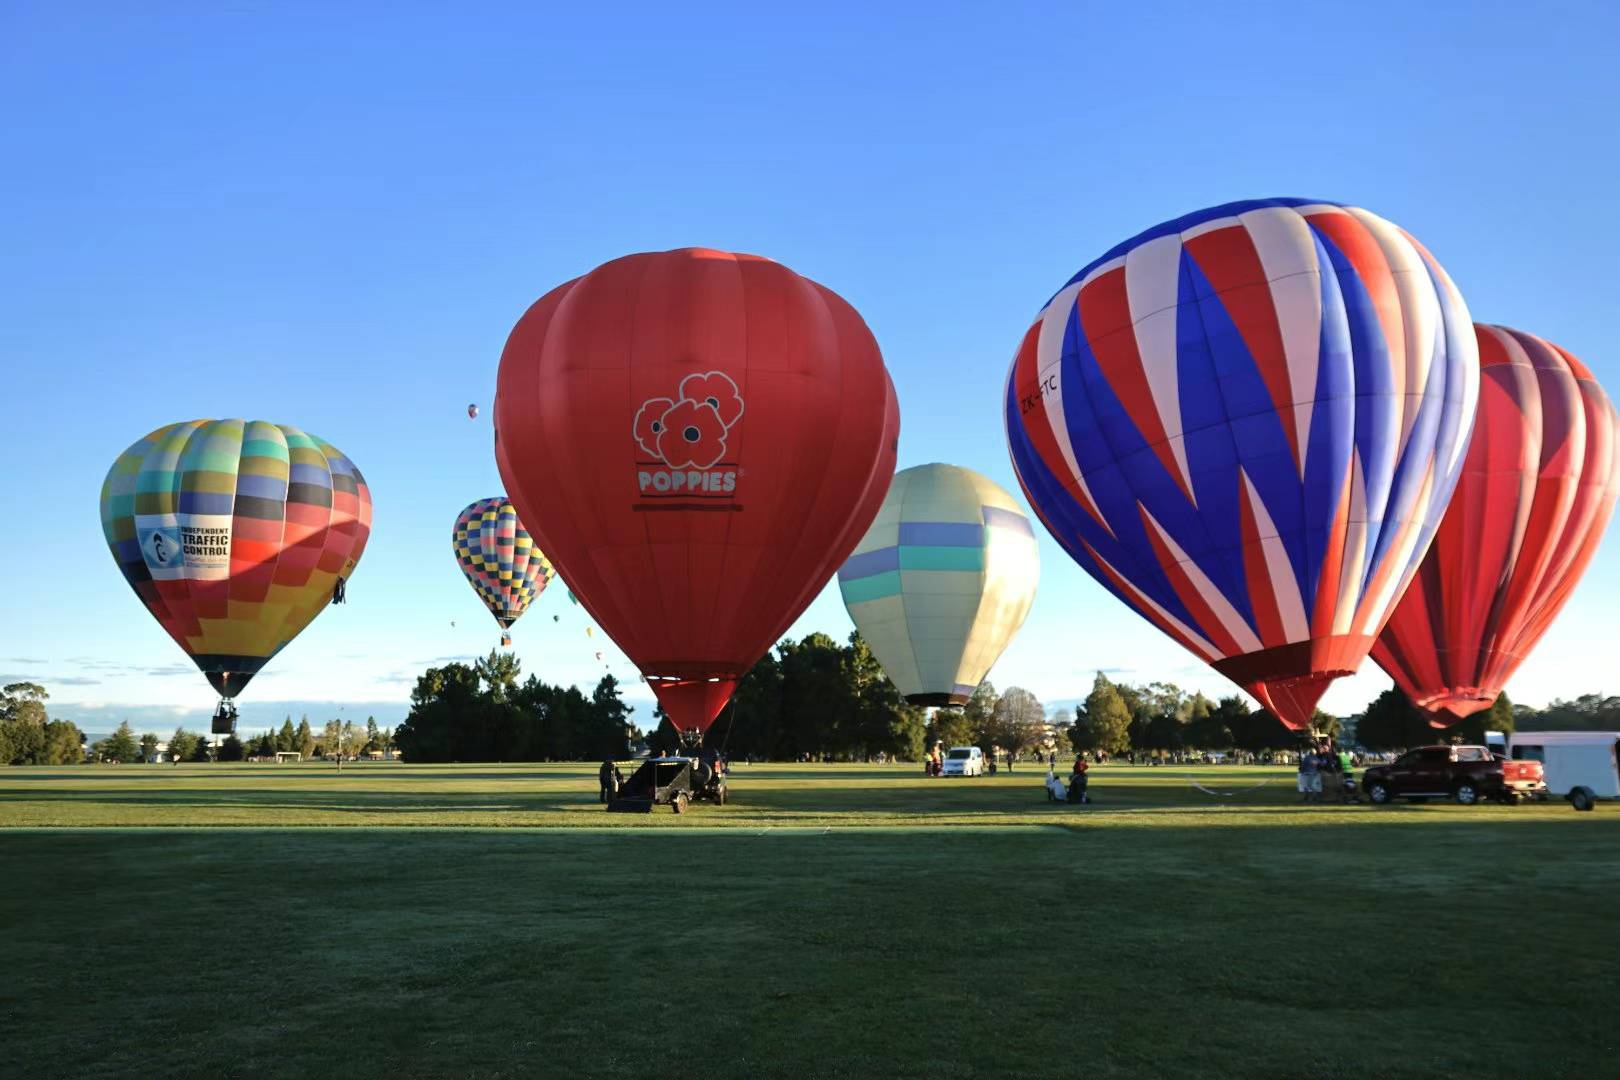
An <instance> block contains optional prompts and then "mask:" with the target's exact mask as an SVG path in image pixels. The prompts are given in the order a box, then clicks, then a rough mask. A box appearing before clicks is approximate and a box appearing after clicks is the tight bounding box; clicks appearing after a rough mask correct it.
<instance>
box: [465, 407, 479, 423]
mask: <svg viewBox="0 0 1620 1080" xmlns="http://www.w3.org/2000/svg"><path fill="white" fill-rule="evenodd" d="M467 419H469V420H476V419H478V406H476V405H468V406H467Z"/></svg>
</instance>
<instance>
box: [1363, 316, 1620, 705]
mask: <svg viewBox="0 0 1620 1080" xmlns="http://www.w3.org/2000/svg"><path fill="white" fill-rule="evenodd" d="M1475 330H1476V331H1477V332H1478V335H1479V363H1480V374H1481V389H1480V399H1479V416H1478V418H1477V419H1476V420H1475V421H1474V439H1473V442H1472V443H1471V444H1470V445H1469V447H1468V456H1467V457H1466V458H1465V459H1464V462H1463V470H1462V479H1461V480H1460V481H1458V484H1457V491H1456V494H1454V495H1453V496H1452V499H1451V506H1450V507H1449V508H1448V509H1447V510H1446V514H1445V518H1444V519H1443V520H1442V521H1441V523H1440V531H1439V532H1438V533H1437V534H1436V535H1435V539H1434V544H1433V546H1431V547H1430V549H1429V554H1428V556H1427V557H1426V558H1425V559H1424V560H1423V565H1422V567H1421V568H1420V569H1419V571H1418V575H1417V577H1416V578H1414V579H1413V581H1412V584H1411V586H1410V587H1409V588H1408V589H1407V590H1406V593H1405V595H1404V596H1402V598H1401V600H1400V603H1399V604H1397V605H1396V607H1395V613H1394V614H1393V615H1392V616H1391V617H1390V620H1389V624H1388V625H1387V626H1386V627H1384V632H1383V633H1382V634H1381V635H1379V638H1378V643H1377V644H1376V645H1375V646H1373V652H1372V655H1373V659H1375V660H1377V661H1378V663H1379V665H1380V666H1381V667H1383V669H1384V670H1385V671H1387V672H1389V674H1390V675H1391V676H1392V677H1393V678H1394V679H1395V682H1396V684H1397V685H1399V686H1400V688H1401V689H1402V690H1404V691H1405V692H1406V694H1407V696H1408V697H1410V698H1411V699H1412V701H1413V703H1414V704H1416V705H1417V706H1418V707H1419V708H1421V709H1424V710H1426V711H1427V712H1428V713H1429V714H1430V717H1431V723H1433V724H1434V725H1435V726H1436V727H1445V726H1448V725H1450V724H1453V723H1456V722H1457V721H1458V720H1461V719H1462V718H1463V717H1465V716H1468V715H1470V714H1472V713H1476V712H1478V711H1480V710H1481V709H1486V708H1489V707H1490V705H1491V703H1492V702H1493V701H1495V700H1496V697H1497V695H1498V694H1500V693H1501V692H1502V687H1503V686H1504V685H1506V683H1507V681H1508V679H1510V678H1512V676H1513V672H1514V671H1515V670H1516V669H1517V668H1518V666H1519V665H1520V664H1521V663H1523V662H1524V658H1525V657H1526V656H1528V655H1529V654H1530V650H1531V649H1532V648H1534V647H1535V644H1536V642H1537V641H1538V640H1540V638H1541V635H1542V634H1544V633H1546V631H1547V628H1548V626H1550V625H1551V624H1552V620H1553V618H1554V617H1555V616H1556V615H1557V614H1558V612H1559V610H1560V609H1561V608H1562V607H1563V606H1564V603H1565V601H1567V600H1568V599H1569V596H1570V593H1571V592H1572V591H1573V590H1574V588H1575V584H1576V582H1578V581H1579V580H1580V577H1581V574H1582V573H1583V572H1584V571H1585V570H1586V566H1587V564H1588V563H1589V562H1591V560H1592V555H1593V553H1594V552H1595V551H1596V550H1597V546H1598V541H1599V540H1600V539H1601V538H1602V536H1603V529H1604V527H1605V526H1606V525H1607V524H1608V522H1609V516H1610V515H1611V514H1612V513H1613V511H1614V503H1615V495H1616V492H1617V491H1620V461H1617V459H1616V453H1617V448H1620V443H1617V442H1616V439H1615V411H1614V406H1613V405H1612V404H1610V402H1609V399H1608V396H1607V395H1605V394H1604V393H1603V388H1602V387H1601V386H1599V385H1598V383H1597V380H1596V379H1594V378H1593V377H1592V374H1591V372H1590V371H1588V370H1587V369H1586V367H1585V365H1583V364H1582V363H1581V362H1580V361H1579V360H1577V359H1576V358H1575V357H1573V356H1571V355H1570V354H1569V353H1567V352H1565V351H1564V350H1563V349H1560V348H1559V347H1558V346H1556V345H1554V344H1552V343H1551V342H1548V341H1544V340H1542V339H1541V338H1539V337H1536V336H1535V335H1533V334H1526V333H1524V332H1522V331H1519V330H1509V329H1507V328H1506V327H1501V326H1485V325H1478V326H1476V327H1475Z"/></svg>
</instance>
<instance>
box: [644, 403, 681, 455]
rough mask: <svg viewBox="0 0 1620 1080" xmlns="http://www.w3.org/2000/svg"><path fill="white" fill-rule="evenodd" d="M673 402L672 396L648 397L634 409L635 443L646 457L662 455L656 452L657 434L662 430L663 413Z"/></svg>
mask: <svg viewBox="0 0 1620 1080" xmlns="http://www.w3.org/2000/svg"><path fill="white" fill-rule="evenodd" d="M674 404H675V402H674V400H673V399H672V398H667V397H655V398H648V399H647V400H646V401H644V402H642V403H641V408H639V409H637V410H636V445H637V446H639V447H641V452H642V453H643V454H646V455H647V456H648V457H662V456H663V455H662V454H660V453H659V452H658V436H659V435H660V434H662V432H663V430H664V414H665V413H667V412H668V411H669V410H670V408H671V406H673V405H674Z"/></svg>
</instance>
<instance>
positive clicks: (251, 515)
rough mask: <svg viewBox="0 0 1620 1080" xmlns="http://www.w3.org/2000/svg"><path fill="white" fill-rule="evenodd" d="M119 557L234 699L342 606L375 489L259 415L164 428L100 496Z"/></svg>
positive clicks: (229, 726) (151, 607) (133, 451)
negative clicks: (319, 619) (330, 609)
mask: <svg viewBox="0 0 1620 1080" xmlns="http://www.w3.org/2000/svg"><path fill="white" fill-rule="evenodd" d="M101 524H102V530H103V532H104V533H105V534H106V537H107V546H108V547H109V548H110V549H111V551H112V555H113V559H114V560H115V561H116V562H117V563H118V567H119V569H120V570H122V571H123V573H124V578H125V580H127V581H128V582H129V584H130V587H131V588H133V589H134V590H135V595H136V596H138V597H140V600H141V602H142V603H143V604H145V605H146V608H147V610H148V611H150V612H151V613H152V615H153V616H154V617H155V618H156V619H157V620H158V622H159V624H160V625H162V627H163V629H165V630H167V631H168V633H169V636H170V637H172V638H174V640H175V642H176V643H177V644H179V646H180V647H181V648H182V649H184V650H185V651H186V653H187V655H189V656H190V657H191V658H192V660H193V661H195V662H196V664H197V667H198V668H200V669H201V670H202V673H203V675H204V676H206V677H207V679H208V682H209V685H211V686H213V688H214V689H215V690H216V691H218V692H219V694H220V697H221V699H222V700H221V702H220V708H219V711H218V712H217V713H216V714H215V724H214V731H215V734H225V733H228V732H229V731H232V730H234V727H235V715H236V713H235V706H234V704H233V702H234V699H235V697H236V695H237V694H239V693H241V692H242V689H243V688H244V687H245V686H246V685H247V683H248V681H249V680H250V679H252V678H253V676H254V675H256V674H258V672H259V670H260V669H262V668H263V667H264V665H265V663H266V662H267V661H268V660H269V659H270V658H271V657H272V656H274V655H276V653H278V652H280V651H281V649H282V648H283V647H284V646H285V645H286V644H287V643H288V642H289V641H291V640H292V639H293V638H294V637H296V636H297V634H298V632H299V631H301V630H302V629H303V628H304V627H306V626H308V625H309V623H310V621H311V620H312V619H314V618H315V616H316V615H319V614H320V613H321V611H322V610H323V609H325V607H326V605H327V604H329V603H333V602H334V601H336V600H339V599H341V597H342V592H343V585H344V583H345V582H346V581H347V579H348V578H349V577H350V576H352V575H353V573H354V568H355V564H356V563H358V562H359V561H360V555H361V553H362V552H363V551H364V550H365V546H366V539H367V537H368V536H369V535H370V533H371V492H370V489H368V488H367V487H366V482H365V479H364V478H363V477H362V476H361V475H360V470H359V469H357V468H355V466H354V463H353V462H352V461H350V460H349V459H348V458H346V457H344V456H343V454H342V453H341V452H340V451H338V449H337V448H336V447H334V446H332V445H331V444H330V443H328V442H326V441H324V440H322V439H319V438H316V437H315V436H313V435H309V434H306V433H305V432H303V431H300V430H298V429H297V428H295V427H287V426H285V425H279V424H270V423H266V422H264V421H262V420H192V421H188V422H185V423H179V424H169V425H167V426H165V427H161V428H158V429H157V430H156V431H154V432H152V433H151V434H150V435H147V436H146V437H145V438H143V439H140V440H139V441H137V442H136V443H135V444H134V445H133V446H131V447H130V448H129V449H128V450H125V451H124V452H123V453H122V454H120V455H119V457H118V460H116V461H115V462H113V466H112V468H111V470H109V471H108V473H107V479H106V482H105V483H103V484H102V488H101Z"/></svg>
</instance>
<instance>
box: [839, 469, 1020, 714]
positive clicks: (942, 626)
mask: <svg viewBox="0 0 1620 1080" xmlns="http://www.w3.org/2000/svg"><path fill="white" fill-rule="evenodd" d="M1039 577H1040V558H1039V556H1038V555H1037V554H1036V550H1035V533H1034V531H1033V530H1032V529H1031V528H1030V525H1029V518H1027V517H1025V516H1024V512H1023V510H1021V509H1019V506H1018V504H1017V503H1016V502H1014V501H1013V497H1012V496H1011V495H1008V494H1007V493H1006V492H1005V491H1003V490H1002V489H1001V488H1000V487H998V486H996V484H995V483H994V482H992V481H991V480H989V479H987V478H986V477H983V476H980V475H979V474H978V473H976V472H973V471H971V470H968V469H962V468H958V467H957V466H955V465H939V464H934V465H919V466H917V467H916V468H914V469H906V470H904V471H902V472H898V473H896V474H895V477H894V483H893V484H891V485H890V486H889V494H888V497H887V498H885V499H884V500H883V506H882V508H881V509H879V510H878V515H877V519H876V520H875V521H873V522H872V527H871V528H870V529H868V530H867V533H866V536H865V537H863V538H862V540H861V542H860V544H859V546H857V547H856V548H855V553H854V554H853V555H851V556H850V557H849V560H848V561H847V562H845V563H844V565H843V567H842V568H840V569H839V571H838V588H839V590H840V591H841V592H842V593H843V594H844V606H845V607H846V608H848V609H849V617H850V618H851V619H853V620H855V627H856V629H858V630H860V632H861V636H862V637H864V638H865V639H866V641H867V643H868V644H870V645H871V646H872V652H873V653H874V654H875V655H876V656H877V658H878V661H879V662H880V663H882V665H883V669H884V670H885V671H886V672H888V674H889V678H890V679H891V680H893V681H894V684H895V686H896V687H898V688H899V690H900V693H901V694H902V695H904V696H905V699H906V700H907V701H909V702H911V703H912V704H914V705H961V704H963V703H964V702H966V701H967V699H968V698H969V697H971V696H972V695H973V689H974V687H976V686H978V685H979V682H980V681H981V680H982V679H983V678H984V677H985V674H986V673H988V672H989V670H990V667H991V665H993V664H994V663H995V662H996V660H997V659H998V658H999V657H1000V656H1001V653H1002V651H1003V650H1004V649H1006V647H1007V645H1008V643H1009V642H1011V641H1012V638H1013V635H1014V634H1016V633H1017V632H1018V628H1019V627H1020V626H1022V625H1024V617H1025V616H1026V615H1028V614H1029V605H1030V603H1031V602H1032V601H1033V600H1034V599H1035V584H1036V581H1037V580H1038V579H1039Z"/></svg>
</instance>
